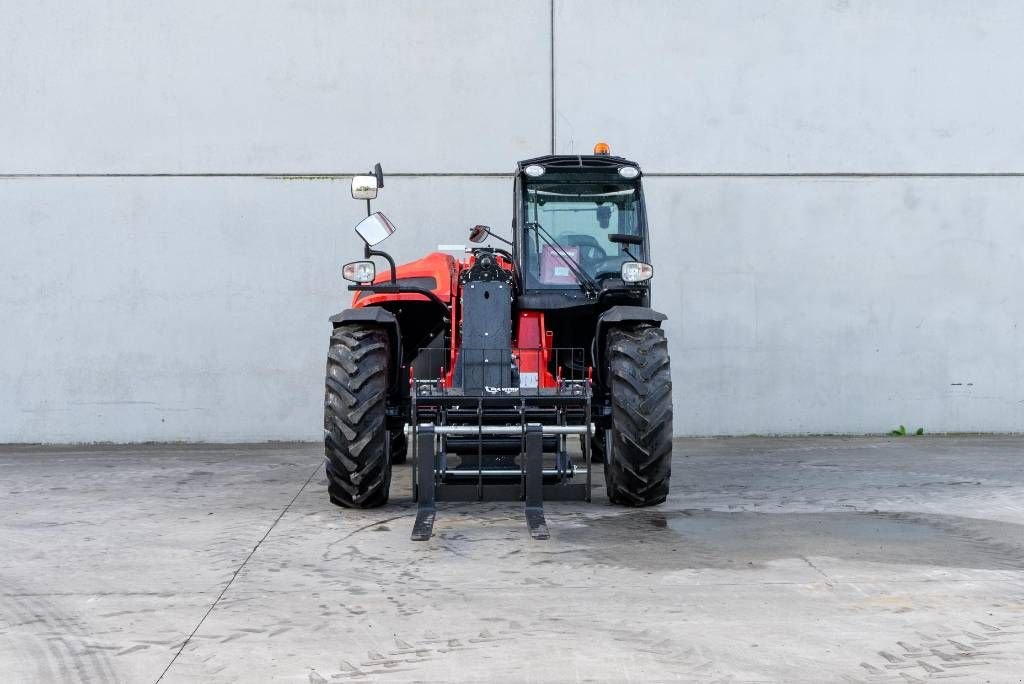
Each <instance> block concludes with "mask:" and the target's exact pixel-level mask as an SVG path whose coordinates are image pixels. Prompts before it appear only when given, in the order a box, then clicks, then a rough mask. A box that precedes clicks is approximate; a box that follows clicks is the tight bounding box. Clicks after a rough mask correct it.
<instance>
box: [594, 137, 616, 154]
mask: <svg viewBox="0 0 1024 684" xmlns="http://www.w3.org/2000/svg"><path fill="white" fill-rule="evenodd" d="M611 153H612V148H610V147H608V143H606V142H604V141H603V140H602V141H601V142H599V143H597V144H596V145H594V154H611Z"/></svg>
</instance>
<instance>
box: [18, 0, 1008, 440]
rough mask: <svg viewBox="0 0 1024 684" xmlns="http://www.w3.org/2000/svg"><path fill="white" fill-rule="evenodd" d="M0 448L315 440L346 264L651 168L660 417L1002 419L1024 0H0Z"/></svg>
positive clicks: (843, 427)
mask: <svg viewBox="0 0 1024 684" xmlns="http://www.w3.org/2000/svg"><path fill="white" fill-rule="evenodd" d="M0 16H2V17H3V18H4V21H3V22H0V67H2V68H0V107H2V111H3V112H4V114H3V117H2V118H0V174H5V175H3V177H0V230H2V235H3V237H4V241H3V249H2V250H0V283H2V287H0V321H2V324H0V325H2V328H0V329H2V330H3V338H2V339H3V344H2V345H0V441H47V442H65V441H95V440H111V441H136V440H151V439H157V440H176V439H183V440H202V439H208V440H225V441H244V440H262V439H317V438H319V435H320V427H319V424H320V420H321V418H320V404H321V401H322V390H321V385H322V371H323V356H324V351H325V348H326V339H327V334H328V330H329V328H328V325H327V322H326V319H327V317H328V316H329V315H330V314H331V313H333V312H334V311H336V310H338V309H340V308H343V307H344V305H345V302H346V300H347V294H346V293H345V292H344V286H343V283H342V282H341V280H340V278H339V273H338V269H339V266H340V264H341V263H343V262H345V261H348V260H351V259H352V258H356V257H358V256H359V254H360V246H359V243H358V242H357V241H355V240H353V239H352V234H351V232H350V227H351V225H352V224H353V223H354V222H355V221H356V220H357V219H358V217H359V215H360V212H361V207H360V206H359V205H358V204H357V203H354V202H352V201H351V200H350V199H348V196H347V179H346V178H345V177H344V176H345V175H346V174H351V173H354V172H360V171H363V170H364V169H366V168H368V167H369V166H370V165H371V164H372V163H373V162H374V161H377V160H380V161H381V162H382V163H383V165H384V168H385V170H386V171H389V172H392V173H394V172H399V173H401V174H403V175H401V176H392V177H390V178H389V179H388V182H387V186H386V187H385V190H384V192H383V193H382V196H381V200H380V201H379V202H378V205H377V207H378V208H379V209H381V210H383V211H385V212H386V213H387V214H388V215H389V216H391V217H392V219H394V220H395V222H396V223H398V225H399V229H400V232H399V233H398V234H397V235H396V236H394V237H392V238H391V239H390V240H389V242H388V243H387V246H388V248H389V249H390V250H392V251H393V252H394V253H395V255H396V256H397V257H400V258H409V257H413V256H415V255H417V254H418V253H420V252H422V251H424V250H427V249H430V248H432V247H433V246H434V245H435V244H436V243H439V242H462V241H463V236H464V235H465V230H466V229H467V227H468V226H471V225H473V224H474V223H480V222H482V223H489V224H490V225H492V226H496V227H505V226H507V225H508V222H509V220H510V202H511V187H510V182H509V179H508V177H507V176H503V175H502V174H506V173H507V172H508V171H509V169H510V168H511V166H512V164H513V163H514V161H515V160H516V159H519V158H524V157H527V156H532V155H535V154H542V153H546V152H549V151H551V150H552V147H553V148H554V149H555V150H556V151H558V152H570V151H586V150H588V149H589V148H590V147H591V145H592V144H593V142H594V141H595V140H596V139H606V140H608V141H609V142H610V143H611V144H612V147H613V150H614V151H615V152H617V153H621V154H623V155H625V156H629V157H632V158H635V159H637V160H638V161H639V162H640V163H641V165H642V166H643V167H644V169H645V170H646V171H647V172H648V173H650V174H651V176H650V177H649V178H648V180H647V183H648V185H647V187H648V193H647V194H648V197H649V200H650V207H649V212H650V218H651V220H652V224H653V231H654V233H653V242H654V246H655V262H656V267H657V277H656V290H655V304H656V306H658V307H659V308H661V309H662V310H664V311H666V312H667V313H668V314H669V316H670V322H669V324H668V329H669V332H670V337H671V351H672V355H673V364H674V383H675V401H676V419H675V426H676V431H677V432H678V433H679V434H725V433H729V434H742V433H750V432H761V433H775V432H853V433H860V432H877V431H882V430H887V429H889V428H891V427H893V426H894V425H896V424H898V423H905V424H907V426H908V427H912V428H913V427H917V426H924V427H925V428H926V429H928V430H930V431H947V430H994V431H1019V430H1022V429H1024V361H1022V359H1024V336H1022V334H1021V333H1022V330H1021V324H1022V322H1024V304H1022V302H1021V296H1020V291H1021V290H1022V287H1021V285H1022V283H1024V275H1022V273H1024V268H1022V267H1024V237H1022V236H1024V193H1022V190H1024V127H1021V126H1020V125H1019V119H1020V112H1021V111H1022V110H1024V106H1022V105H1024V91H1022V90H1021V89H1020V88H1017V87H1015V85H1014V84H1017V83H1020V82H1021V81H1022V80H1024V79H1022V77H1024V48H1022V47H1021V45H1020V40H1019V36H1020V33H1021V29H1022V28H1024V5H1021V4H1020V3H1017V2H1014V1H1009V0H1006V1H997V0H992V1H990V2H986V3H963V2H959V1H954V0H930V1H924V0H920V1H917V0H913V1H912V0H878V1H868V0H861V1H858V0H850V1H849V2H845V1H843V0H837V1H836V2H820V3H818V2H796V1H793V2H786V1H781V2H774V3H749V2H743V1H742V0H721V1H719V2H714V3H708V2H698V1H697V0H692V1H680V2H673V1H669V0H664V1H658V0H646V1H643V2H640V1H638V2H613V1H608V2H595V1H593V0H554V2H552V1H551V0H530V1H527V2H516V3H509V2H497V1H494V2H473V1H470V0H464V1H457V0H447V1H440V0H433V1H432V2H429V3H424V2H416V1H415V0H407V1H395V0H392V1H386V2H385V1H382V2H376V3H362V2H360V3H356V2H344V1H335V2H328V1H326V0H320V1H312V0H299V1H296V2H291V3H281V2H278V1H276V0H263V1H262V2H253V1H252V0H247V1H246V2H240V1H239V2H223V3H215V4H213V5H210V4H209V3H203V2H199V1H198V0H177V1H175V2H167V3H136V2H128V1H127V0H108V1H106V2H99V1H97V2H91V3H80V4H77V5H68V4H67V3H58V2H45V3H32V4H26V3H18V2H15V1H14V0H0Z"/></svg>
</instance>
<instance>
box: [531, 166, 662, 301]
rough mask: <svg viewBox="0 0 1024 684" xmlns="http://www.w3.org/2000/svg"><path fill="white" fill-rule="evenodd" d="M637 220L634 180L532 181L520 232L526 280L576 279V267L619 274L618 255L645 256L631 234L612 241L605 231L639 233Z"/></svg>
mask: <svg viewBox="0 0 1024 684" xmlns="http://www.w3.org/2000/svg"><path fill="white" fill-rule="evenodd" d="M640 220H641V219H640V200H639V191H638V188H637V187H636V186H634V185H623V184H608V183H572V182H549V183H543V182H540V183H531V184H530V185H528V186H527V187H526V221H525V227H524V234H523V246H524V248H525V249H524V250H523V253H524V255H525V259H524V261H523V267H524V271H525V273H524V277H525V280H526V282H525V286H526V287H528V288H529V287H563V288H564V287H565V286H566V285H577V284H578V283H579V281H580V280H581V278H578V277H577V276H576V274H575V273H574V271H575V270H577V269H578V270H580V271H582V272H583V273H584V274H585V275H586V276H589V277H590V278H592V279H593V280H596V281H600V279H601V278H607V277H610V276H611V277H618V275H619V272H620V269H621V267H622V262H623V261H644V260H645V258H644V256H645V255H644V254H643V245H642V244H636V240H634V241H633V242H632V243H627V242H621V241H619V242H615V241H612V240H611V239H610V236H622V237H625V236H635V237H636V238H640V236H641V232H640ZM537 224H539V228H538V227H537ZM549 236H550V237H549ZM546 238H548V239H546ZM552 242H553V243H554V244H550V243H552ZM567 261H568V262H569V263H566V262H567ZM583 280H586V279H585V278H584V279H583Z"/></svg>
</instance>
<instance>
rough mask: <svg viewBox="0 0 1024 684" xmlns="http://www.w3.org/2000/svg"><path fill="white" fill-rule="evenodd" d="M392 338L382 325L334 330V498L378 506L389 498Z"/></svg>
mask: <svg viewBox="0 0 1024 684" xmlns="http://www.w3.org/2000/svg"><path fill="white" fill-rule="evenodd" d="M389 353H390V350H389V342H388V336H387V333H385V332H384V331H383V330H380V329H379V328H375V327H372V326H362V325H346V326H342V327H339V328H336V329H335V330H334V333H333V334H332V335H331V348H330V350H329V351H328V353H327V380H326V385H327V391H326V396H325V398H324V450H325V455H326V463H325V469H326V471H327V491H328V493H329V494H330V497H331V502H333V503H335V504H337V505H339V506H344V507H346V508H375V507H377V506H383V505H384V504H386V503H387V502H388V488H389V487H390V485H391V462H390V461H389V460H388V458H387V444H386V442H385V439H386V438H385V435H386V434H387V432H386V430H387V428H386V426H385V424H384V413H385V407H386V406H387V393H388V358H389Z"/></svg>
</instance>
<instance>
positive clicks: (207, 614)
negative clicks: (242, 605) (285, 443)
mask: <svg viewBox="0 0 1024 684" xmlns="http://www.w3.org/2000/svg"><path fill="white" fill-rule="evenodd" d="M321 468H323V465H322V464H320V463H317V465H316V468H314V469H313V472H311V473H310V474H309V477H307V478H306V481H305V482H303V483H302V486H301V487H299V491H297V492H295V496H293V497H292V500H291V501H289V502H288V504H287V505H286V506H285V507H284V508H283V509H281V512H280V513H278V514H277V517H276V518H274V522H272V523H271V524H270V527H268V528H267V531H266V532H264V533H263V536H262V537H260V540H259V541H258V542H256V545H255V546H253V547H252V550H251V551H250V552H249V555H248V556H246V557H245V560H243V561H242V564H241V565H239V566H238V567H237V568H235V571H234V572H233V573H232V574H231V579H229V580H228V582H227V584H225V585H224V588H223V589H221V590H220V593H219V594H218V595H217V598H216V599H215V600H214V602H213V603H211V604H210V607H209V608H207V609H206V612H205V613H203V617H201V618H200V619H199V622H197V623H196V626H195V627H194V628H193V629H192V631H191V632H190V633H189V635H188V637H186V638H185V641H183V642H182V643H181V646H179V647H178V650H177V651H176V652H175V653H174V657H172V658H171V662H169V663H167V667H165V668H164V671H163V672H161V673H160V676H159V677H157V678H156V682H155V684H160V682H161V680H163V678H164V676H166V675H167V672H168V671H169V670H170V669H171V666H172V665H174V663H175V661H176V660H177V659H178V656H180V655H181V654H182V653H183V652H184V650H185V647H186V646H188V645H189V642H191V641H192V637H194V636H195V635H196V632H198V631H199V628H200V627H202V626H203V623H204V622H206V618H208V617H210V613H212V612H213V609H214V608H216V607H217V604H218V603H220V600H221V599H222V598H224V594H226V593H227V591H228V589H230V588H231V585H232V584H233V583H234V581H235V578H236V577H238V573H240V572H242V568H244V567H245V564H246V563H248V562H249V559H250V558H252V557H253V555H254V554H255V553H256V550H257V549H259V548H260V545H262V544H263V542H265V541H266V540H267V537H269V536H270V533H271V532H273V531H274V528H275V527H277V523H279V522H281V518H283V517H284V515H285V513H287V512H288V510H289V509H290V508H291V507H292V505H293V504H294V503H295V501H296V500H297V499H298V498H299V495H301V494H302V492H303V491H305V489H306V487H308V486H309V483H310V482H312V481H313V478H314V477H315V476H316V474H317V473H318V472H320V469H321Z"/></svg>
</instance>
